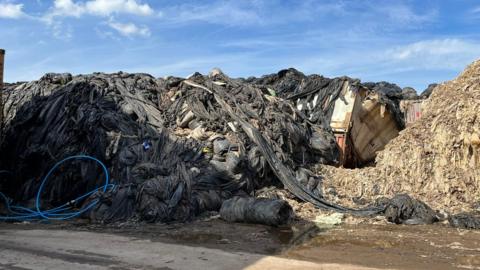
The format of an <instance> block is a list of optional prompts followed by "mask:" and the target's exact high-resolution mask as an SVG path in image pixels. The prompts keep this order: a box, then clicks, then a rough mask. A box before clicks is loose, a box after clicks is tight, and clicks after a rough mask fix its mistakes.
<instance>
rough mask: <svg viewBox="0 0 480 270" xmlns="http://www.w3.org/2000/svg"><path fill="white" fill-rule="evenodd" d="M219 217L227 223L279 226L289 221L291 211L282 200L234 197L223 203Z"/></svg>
mask: <svg viewBox="0 0 480 270" xmlns="http://www.w3.org/2000/svg"><path fill="white" fill-rule="evenodd" d="M220 217H221V218H222V219H223V220H225V221H228V222H245V223H258V224H265V225H270V226H279V225H284V224H287V223H288V222H289V221H290V220H291V218H292V217H293V209H292V207H291V206H290V205H289V204H288V203H287V202H286V201H283V200H276V199H266V198H259V199H255V198H243V197H234V198H231V199H229V200H226V201H224V202H223V204H222V208H221V209H220Z"/></svg>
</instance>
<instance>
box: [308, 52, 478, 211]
mask: <svg viewBox="0 0 480 270" xmlns="http://www.w3.org/2000/svg"><path fill="white" fill-rule="evenodd" d="M479 100H480V61H476V62H474V63H473V64H471V65H470V66H469V67H468V68H467V69H466V70H465V71H464V72H463V73H462V74H461V75H460V76H459V77H458V78H456V79H455V80H452V81H450V82H446V83H443V84H441V85H438V86H437V87H436V88H435V90H434V91H433V93H432V95H431V96H430V98H429V99H428V100H426V101H425V107H424V110H423V115H422V117H421V118H420V119H419V120H418V121H416V122H415V123H413V124H412V125H411V126H410V127H408V128H407V129H405V130H404V131H402V132H400V135H399V136H398V137H396V138H395V139H393V140H392V141H391V142H390V143H388V144H387V146H386V147H385V150H383V151H382V152H380V153H379V154H378V156H377V158H376V164H375V167H368V168H363V169H356V170H346V169H342V168H334V167H330V166H319V168H318V170H317V171H316V172H317V173H319V174H323V176H324V177H325V179H324V183H325V185H326V186H328V185H331V186H334V187H336V191H337V193H338V196H337V197H338V198H340V200H339V201H338V202H341V203H342V204H344V205H352V206H353V205H354V203H353V201H352V200H350V199H349V198H352V196H354V194H358V195H359V196H361V197H363V198H365V199H367V200H368V201H369V202H373V201H375V199H377V198H379V197H382V196H394V195H396V194H401V193H408V194H409V195H412V196H413V197H414V198H416V199H421V200H422V201H424V202H425V203H427V204H428V205H430V206H431V207H433V208H434V209H442V210H446V211H448V212H451V213H455V212H457V213H458V212H466V211H469V210H471V209H472V208H473V205H474V203H475V202H477V201H478V198H479V197H480V170H479V168H480V102H479ZM326 195H327V198H329V199H330V200H332V197H329V196H328V194H326ZM358 195H356V196H358Z"/></svg>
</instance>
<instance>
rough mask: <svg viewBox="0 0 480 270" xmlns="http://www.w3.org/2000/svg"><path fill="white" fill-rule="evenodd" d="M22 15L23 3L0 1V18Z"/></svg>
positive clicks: (14, 17)
mask: <svg viewBox="0 0 480 270" xmlns="http://www.w3.org/2000/svg"><path fill="white" fill-rule="evenodd" d="M23 16H25V13H23V4H12V3H6V2H2V3H0V18H6V19H18V18H21V17H23Z"/></svg>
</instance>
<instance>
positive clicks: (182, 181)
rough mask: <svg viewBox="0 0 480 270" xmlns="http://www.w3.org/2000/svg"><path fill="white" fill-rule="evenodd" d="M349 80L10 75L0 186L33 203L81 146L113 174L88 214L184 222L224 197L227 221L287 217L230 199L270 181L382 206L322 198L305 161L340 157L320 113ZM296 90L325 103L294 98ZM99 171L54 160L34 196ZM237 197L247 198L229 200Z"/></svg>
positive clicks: (64, 196) (58, 201) (61, 193)
mask: <svg viewBox="0 0 480 270" xmlns="http://www.w3.org/2000/svg"><path fill="white" fill-rule="evenodd" d="M345 81H348V82H350V83H351V84H352V85H354V86H358V87H364V86H361V84H360V82H359V81H356V80H352V79H349V78H346V77H345V78H336V79H327V78H324V77H321V76H318V75H311V76H308V77H306V76H304V75H303V74H301V73H299V72H297V71H295V70H286V71H281V72H279V73H278V74H276V75H275V76H273V77H272V76H270V77H269V76H266V77H263V78H261V79H255V78H250V79H232V78H229V77H227V76H226V75H224V74H223V73H221V71H219V70H214V71H213V72H212V73H211V74H210V75H208V76H203V75H201V74H198V73H196V74H194V75H192V76H191V77H189V78H187V79H182V78H176V77H168V78H165V79H157V78H154V77H152V76H150V75H147V74H127V73H122V72H120V73H115V74H103V73H94V74H91V75H80V76H71V75H70V74H47V75H45V76H44V77H42V79H40V80H39V81H34V82H29V83H20V84H11V85H7V87H6V89H5V92H6V93H7V104H6V111H7V115H6V122H5V123H4V130H3V135H2V141H3V142H2V144H1V145H0V152H1V153H2V155H1V156H0V170H2V171H7V172H8V174H5V175H1V176H0V190H1V191H2V192H3V193H4V194H6V195H8V196H9V197H10V198H13V200H14V201H15V202H19V203H24V204H25V203H26V204H28V203H29V202H30V203H31V204H32V203H33V200H34V198H35V196H36V192H37V191H38V189H39V187H40V185H41V184H42V179H43V176H44V175H45V174H46V172H47V171H48V170H49V169H50V168H51V167H52V166H53V165H54V164H56V162H58V161H59V160H62V159H64V158H66V157H68V156H72V155H79V154H83V155H89V156H94V157H96V158H98V159H99V160H101V161H102V162H103V163H104V164H105V165H106V166H107V167H108V169H109V172H110V174H111V181H112V182H113V183H114V184H115V188H113V189H109V190H108V191H105V192H102V191H98V192H96V193H94V194H93V195H91V196H90V197H89V198H88V199H87V201H85V202H83V203H82V205H83V206H85V205H88V204H89V202H91V201H92V200H98V203H97V204H95V206H94V207H93V208H91V209H90V210H89V211H88V212H87V215H88V217H90V218H91V219H92V220H95V221H101V222H115V221H121V220H139V221H147V222H166V221H186V220H188V219H190V218H192V217H194V216H196V215H198V214H200V213H202V212H205V211H219V210H220V208H221V207H222V203H223V202H225V201H228V205H225V206H224V207H223V209H224V210H223V216H230V217H232V218H231V219H232V220H237V221H241V220H242V217H246V218H244V220H243V221H249V220H250V221H251V220H252V219H255V218H252V215H253V216H255V217H267V216H268V220H265V221H263V222H261V221H258V220H257V222H259V223H265V224H269V225H278V224H283V223H285V222H286V221H287V220H288V219H289V218H290V217H291V209H290V208H288V207H286V206H285V205H284V204H283V203H281V202H279V201H278V200H273V199H272V200H268V199H261V201H260V202H256V201H255V200H254V201H251V199H249V200H247V201H245V200H240V199H238V198H247V197H254V196H255V190H257V189H259V188H262V187H265V186H272V185H274V186H277V187H279V188H285V189H287V190H289V191H290V192H291V193H292V194H293V195H294V196H295V197H297V198H298V199H299V200H302V201H307V202H311V203H313V204H314V205H316V206H317V207H319V208H321V209H327V210H334V211H340V212H352V213H356V214H361V215H365V214H372V213H377V212H379V211H382V210H383V209H381V208H378V207H370V208H367V209H361V210H354V209H349V208H345V207H342V206H339V205H336V204H334V203H331V202H328V201H326V200H325V199H324V198H323V197H322V196H321V194H322V181H321V179H322V178H321V176H318V175H315V174H314V173H313V172H312V171H311V170H310V168H312V167H313V166H314V165H315V164H318V163H323V164H336V162H337V161H338V157H339V151H338V149H337V145H336V142H335V139H334V136H333V133H332V131H331V129H330V127H329V125H328V123H329V118H330V117H331V113H332V108H333V102H334V101H335V100H336V99H337V98H339V96H338V92H339V91H340V89H341V88H342V85H343V84H344V82H345ZM302 99H303V100H306V102H307V103H308V102H312V100H313V99H315V100H318V104H321V106H320V105H319V106H317V107H310V108H307V109H306V107H304V108H299V107H298V105H299V100H302ZM385 99H386V100H387V101H388V102H391V103H392V104H396V103H395V102H396V101H395V100H392V99H390V98H389V97H388V96H387V95H386V96H385ZM316 104H317V101H315V105H316ZM392 106H393V107H392V110H396V107H394V105H392ZM103 174H104V173H103V172H102V170H101V168H99V167H98V164H95V163H94V162H90V161H85V160H77V161H71V162H68V163H65V164H62V165H61V166H60V168H59V169H58V170H56V171H55V172H54V173H53V174H52V175H51V177H50V179H49V180H48V182H46V183H45V187H43V194H42V201H41V204H42V207H44V208H45V209H48V208H50V207H56V206H59V205H62V203H64V202H65V201H69V200H72V199H73V198H77V197H78V196H79V195H81V194H85V193H86V192H87V191H89V190H92V189H95V188H96V187H99V186H101V185H102V181H103V179H104V175H103ZM232 198H234V200H229V199H232ZM235 198H237V199H235ZM235 202H244V203H238V205H237V207H234V206H235ZM245 202H248V203H245ZM0 204H1V202H0ZM82 205H76V207H78V208H81V207H82ZM255 207H258V208H255ZM228 209H231V210H228ZM272 209H277V210H278V211H277V210H275V211H274V213H278V216H277V217H272V216H271V213H272ZM226 211H227V212H226ZM228 211H233V212H231V213H230V214H229V213H228ZM262 211H264V212H265V211H268V212H269V213H267V212H265V213H262ZM248 213H250V214H248ZM252 213H254V214H252ZM269 215H270V216H269ZM233 217H235V218H233ZM248 217H250V218H248ZM257 219H258V218H257Z"/></svg>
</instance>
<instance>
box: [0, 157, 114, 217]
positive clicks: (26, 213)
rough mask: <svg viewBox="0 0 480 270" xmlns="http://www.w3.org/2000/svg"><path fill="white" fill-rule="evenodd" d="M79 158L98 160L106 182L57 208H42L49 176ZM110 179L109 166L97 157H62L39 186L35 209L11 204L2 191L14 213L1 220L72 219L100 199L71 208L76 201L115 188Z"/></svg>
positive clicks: (1, 194)
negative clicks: (80, 206)
mask: <svg viewBox="0 0 480 270" xmlns="http://www.w3.org/2000/svg"><path fill="white" fill-rule="evenodd" d="M78 159H80V160H92V161H95V162H97V163H98V164H99V165H100V166H101V167H102V170H103V172H104V174H105V184H104V185H103V186H101V187H99V188H96V189H94V190H92V191H89V192H87V193H85V194H83V195H82V196H80V197H78V198H76V199H74V200H71V201H69V202H67V203H64V204H62V205H60V206H58V207H55V208H53V209H49V210H45V211H43V210H41V209H40V202H41V195H42V191H43V188H44V186H45V183H46V182H47V180H48V178H49V177H50V176H51V175H52V173H53V172H54V171H55V170H56V169H57V168H58V167H59V166H60V165H61V164H63V163H64V162H66V161H69V160H78ZM109 181H110V176H109V174H108V169H107V167H106V166H105V164H103V163H102V162H101V161H100V160H98V159H97V158H95V157H91V156H87V155H76V156H70V157H67V158H65V159H62V160H61V161H59V162H57V163H56V164H55V165H54V166H53V167H52V168H51V169H50V170H49V171H48V173H47V174H46V175H45V177H44V178H43V180H42V182H41V184H40V187H39V188H38V191H37V196H36V198H35V210H32V209H29V208H26V207H22V206H11V205H10V200H9V199H8V198H7V197H6V196H5V195H4V194H3V193H1V192H0V197H1V198H2V199H3V200H4V201H5V203H6V206H7V210H8V211H9V212H10V213H11V214H13V215H11V216H0V220H28V219H48V220H66V219H70V218H73V217H77V216H79V215H81V214H83V213H85V212H86V211H88V210H90V209H91V208H92V207H94V206H95V205H96V204H97V203H98V202H99V199H95V200H93V201H92V202H91V203H89V204H88V205H87V206H85V207H83V208H82V209H80V210H78V211H72V210H71V208H72V206H73V205H74V204H75V203H76V202H79V201H81V200H83V199H85V198H87V197H89V196H90V195H92V194H93V193H95V192H97V191H99V190H102V191H103V192H106V191H107V189H113V188H115V185H114V184H110V183H109ZM69 210H70V211H69Z"/></svg>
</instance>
